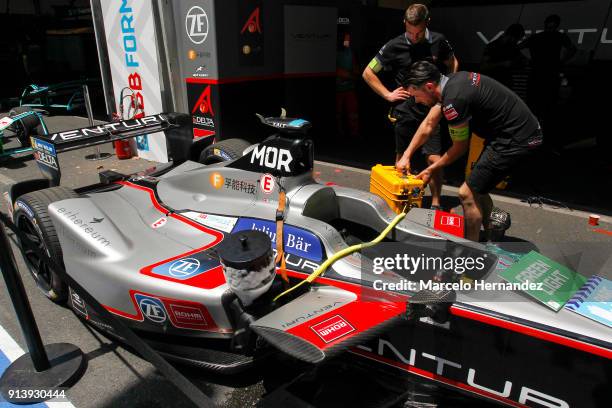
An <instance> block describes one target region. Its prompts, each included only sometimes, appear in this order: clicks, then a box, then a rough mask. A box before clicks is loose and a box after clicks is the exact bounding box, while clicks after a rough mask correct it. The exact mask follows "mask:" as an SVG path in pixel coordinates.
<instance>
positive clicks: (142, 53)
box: [100, 0, 168, 163]
mask: <svg viewBox="0 0 612 408" xmlns="http://www.w3.org/2000/svg"><path fill="white" fill-rule="evenodd" d="M151 1H152V0H122V1H114V0H101V1H100V5H101V8H102V16H103V20H104V30H105V33H106V43H107V47H108V58H109V62H110V70H111V76H112V80H113V93H114V95H115V101H117V106H116V107H115V108H116V109H117V112H119V104H121V103H122V101H121V100H120V98H121V96H120V95H121V90H123V89H124V88H129V89H131V90H132V92H133V94H134V95H135V96H136V98H138V102H139V104H140V105H141V106H142V107H143V108H144V114H145V115H150V114H154V113H159V112H162V111H163V107H162V98H161V89H160V80H159V60H158V55H157V41H156V38H155V26H154V19H153V10H152V3H151ZM128 104H129V100H127V99H126V100H125V101H123V106H124V109H127V107H128ZM136 144H137V147H138V155H139V156H140V157H142V158H144V159H147V160H154V161H157V162H161V163H166V162H168V152H167V149H166V138H165V136H164V134H163V133H155V134H151V135H148V136H141V137H138V138H137V140H136Z"/></svg>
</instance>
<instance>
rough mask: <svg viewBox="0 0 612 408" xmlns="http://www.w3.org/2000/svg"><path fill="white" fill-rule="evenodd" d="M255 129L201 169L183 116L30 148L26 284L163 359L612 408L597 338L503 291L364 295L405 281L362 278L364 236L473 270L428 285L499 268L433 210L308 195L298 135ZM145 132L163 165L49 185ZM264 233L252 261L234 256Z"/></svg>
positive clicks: (607, 348)
mask: <svg viewBox="0 0 612 408" xmlns="http://www.w3.org/2000/svg"><path fill="white" fill-rule="evenodd" d="M261 119H262V121H263V122H264V123H265V124H266V125H268V126H271V127H272V128H274V131H275V132H276V133H275V134H273V135H272V136H270V137H268V138H267V139H265V140H264V141H262V142H261V143H258V144H254V145H251V144H250V143H247V142H245V141H243V140H239V139H229V140H224V141H220V142H218V143H216V144H213V145H211V146H209V147H207V148H206V149H204V151H203V152H202V154H201V155H200V156H199V157H200V160H199V161H192V160H188V157H189V156H188V154H187V152H188V151H189V145H190V143H191V142H192V139H193V135H192V133H191V125H190V118H189V116H188V115H183V114H158V115H151V116H146V117H143V118H139V119H134V120H126V121H121V122H115V123H108V124H104V125H98V126H93V127H88V128H82V129H75V130H70V131H64V132H58V133H54V134H38V135H37V136H35V137H33V139H32V145H33V147H34V149H35V151H36V159H37V161H38V163H39V165H40V167H41V170H42V171H43V173H44V174H45V175H46V177H45V178H43V179H40V180H30V181H28V182H25V183H20V184H16V185H13V186H12V187H11V188H10V190H9V192H8V197H7V198H8V201H9V205H10V208H11V209H12V218H13V221H14V224H15V226H16V228H17V231H19V232H20V234H19V236H20V239H21V248H22V253H23V256H24V259H25V260H26V263H27V264H28V266H29V268H30V270H31V272H32V274H33V276H34V278H35V279H36V281H37V283H38V285H39V287H40V288H41V289H42V290H43V292H44V293H45V294H46V295H47V296H48V297H49V298H50V299H51V300H53V301H55V302H64V301H67V303H68V305H69V306H70V307H71V308H72V309H73V310H74V312H75V313H76V314H77V315H78V316H80V317H82V318H83V319H86V320H87V322H88V323H89V324H91V325H93V326H95V327H97V328H98V329H100V330H102V331H105V332H108V333H109V334H111V335H113V332H114V329H113V326H112V325H111V324H109V323H108V322H107V321H105V320H104V319H103V318H102V317H101V316H100V315H99V314H98V313H96V312H95V310H93V308H92V307H90V306H91V305H89V304H88V303H87V302H86V301H85V300H84V296H83V293H80V290H84V291H86V292H87V293H88V294H89V295H91V296H92V297H93V298H94V299H96V300H97V302H99V304H101V305H102V306H103V307H104V308H105V309H106V310H107V311H109V312H111V313H112V314H113V315H115V316H117V317H118V318H119V319H121V320H122V321H123V322H124V323H125V324H126V325H128V326H129V327H131V328H132V329H134V330H135V332H136V333H138V335H139V336H141V337H142V338H143V339H145V340H146V341H148V342H149V343H150V344H151V345H153V346H154V347H155V348H156V349H157V350H159V351H160V352H161V353H163V354H164V355H166V356H168V357H171V358H173V359H174V360H177V361H180V362H183V363H190V364H194V365H197V366H199V367H202V368H206V369H210V370H217V371H220V372H225V373H236V372H238V371H240V370H243V369H246V368H247V367H250V366H251V365H253V364H254V362H256V361H257V360H258V359H259V358H264V357H263V356H265V355H266V353H267V352H269V351H271V350H280V351H281V352H282V353H285V354H287V355H288V356H290V357H292V358H295V359H298V360H302V361H304V362H307V363H312V364H320V363H324V362H325V361H327V360H329V359H330V358H332V357H334V356H336V355H343V356H342V357H341V358H344V357H347V356H350V358H357V359H358V360H360V361H362V362H363V363H365V364H368V365H371V366H373V367H376V368H378V369H380V370H382V371H386V372H391V373H392V375H393V376H396V377H397V376H400V375H405V376H408V377H415V378H418V379H419V380H422V381H428V382H433V383H436V384H438V385H442V386H444V387H448V388H451V389H455V390H459V391H461V392H464V393H467V394H469V395H472V396H477V397H481V398H485V399H487V400H490V401H493V402H497V403H501V404H505V405H509V406H533V407H570V406H576V407H596V406H599V407H601V406H604V405H605V404H606V402H607V403H609V402H610V383H611V379H612V365H611V364H610V358H611V357H612V332H611V331H610V330H609V329H607V328H605V327H604V326H601V325H600V324H598V323H596V322H594V321H591V320H588V319H585V318H582V317H581V316H579V315H577V314H575V313H572V312H570V311H567V310H565V309H561V310H560V311H559V312H556V313H555V312H553V311H551V310H549V309H547V308H545V307H543V306H541V305H540V304H537V303H535V302H533V301H529V300H528V299H526V298H525V297H524V296H523V295H522V294H520V293H517V292H504V293H503V294H501V295H499V296H497V297H495V298H490V297H486V296H485V295H483V294H482V293H480V292H477V291H472V292H470V291H461V292H454V291H449V290H427V289H425V290H411V289H410V288H406V289H400V290H393V291H391V290H380V287H381V285H383V284H385V285H386V286H385V287H386V288H390V287H396V288H398V287H400V286H399V285H400V283H401V282H402V281H403V280H404V277H403V276H400V275H399V274H398V273H396V272H394V271H392V270H387V269H385V270H384V271H382V272H381V271H376V272H375V271H374V269H373V268H372V265H373V258H372V257H373V256H375V255H376V251H377V249H376V248H377V246H373V247H371V250H372V251H374V252H368V253H367V254H366V253H364V254H359V253H357V252H352V251H349V250H348V249H349V248H351V247H353V246H355V245H357V246H360V247H365V245H363V244H365V243H369V242H370V241H372V240H373V239H375V238H376V237H377V236H378V238H377V239H378V240H382V241H383V243H393V244H394V245H397V246H398V248H399V251H400V252H401V253H405V254H421V253H422V252H423V251H430V252H431V251H432V253H433V254H434V255H437V256H441V257H450V258H458V257H464V258H465V257H480V258H482V259H484V263H483V268H481V270H480V271H479V272H478V273H469V274H468V273H467V272H465V273H460V272H461V271H458V270H439V271H433V272H432V277H433V278H434V280H437V281H441V282H444V281H452V282H458V281H460V280H471V281H482V282H491V283H495V282H500V281H501V278H500V277H499V275H498V274H497V271H498V269H499V267H500V265H499V263H500V257H498V256H497V255H495V254H494V253H492V252H490V251H487V248H486V247H485V246H483V245H481V244H478V243H474V242H470V241H467V240H465V239H463V238H461V237H459V236H456V235H453V234H449V233H447V232H445V230H444V229H443V228H442V227H440V222H439V216H440V213H438V212H436V211H433V210H426V209H420V208H412V209H410V210H409V211H408V212H407V214H402V215H401V216H399V217H400V218H398V215H397V214H395V213H394V212H393V211H392V210H391V209H390V208H389V206H388V205H387V203H386V202H385V201H384V200H383V199H382V198H381V197H379V196H377V195H374V194H372V193H369V192H364V191H359V190H356V189H352V188H346V187H342V186H337V185H323V184H320V183H317V182H316V181H315V180H314V179H313V175H312V169H313V143H312V141H311V140H309V139H308V138H307V137H306V135H305V133H306V130H307V129H308V128H309V127H310V124H309V122H307V121H305V120H301V119H291V118H286V117H284V116H281V117H268V118H261ZM159 131H163V132H165V134H166V137H167V140H168V145H169V146H170V155H171V156H172V158H173V162H172V163H171V164H169V165H163V166H159V167H158V168H157V169H155V170H153V171H150V172H148V173H143V174H137V175H124V174H119V173H116V172H110V171H106V172H103V173H101V174H100V183H99V184H96V185H92V186H88V187H85V188H81V189H79V190H77V191H73V190H70V189H68V188H65V187H61V186H59V179H60V172H59V162H58V160H59V158H58V152H61V151H64V150H69V149H74V148H79V147H83V146H90V145H93V144H97V143H105V142H108V141H112V140H117V139H122V138H127V137H134V136H138V135H143V134H148V133H153V132H159ZM404 215H405V217H404ZM455 217H457V218H458V219H457V222H453V224H455V225H462V222H463V220H462V219H461V218H460V217H459V216H455ZM381 232H382V234H381ZM262 237H263V238H265V239H264V241H263V242H267V244H266V245H267V248H270V250H271V251H270V254H267V255H266V254H265V253H264V255H262V256H263V258H261V259H264V261H265V262H263V263H262V262H261V259H255V258H253V257H251V258H249V253H250V252H249V251H248V250H247V248H248V246H249V245H253V246H254V247H258V248H261V245H260V243H261V242H262V241H261V240H262ZM249 240H250V241H249ZM266 240H267V241H266ZM225 243H227V245H226V246H225V247H224V244H225ZM258 243H259V244H258ZM228 248H230V249H231V248H233V250H228ZM427 248H429V249H427ZM272 249H273V251H272ZM338 254H343V255H345V256H343V257H340V256H337V255H338ZM232 257H235V258H240V259H238V260H237V259H229V258H232ZM272 258H274V259H273V261H272V262H273V263H272V266H271V267H270V266H266V265H269V264H270V261H271V259H272ZM332 260H333V261H334V262H331V261H332ZM230 264H231V265H230ZM262 265H263V266H262ZM274 265H276V267H275V266H274ZM60 267H61V268H64V269H65V273H66V274H67V275H68V276H69V277H70V278H71V279H73V280H74V281H75V282H77V283H78V286H79V287H80V288H81V289H78V288H74V287H71V286H70V285H68V284H67V283H66V282H65V281H64V280H63V279H62V273H59V272H60V271H58V270H56V269H57V268H60ZM417 278H419V279H421V278H423V277H422V276H420V277H417V276H414V277H413V279H417ZM393 285H395V286H393ZM383 286H384V285H383ZM347 358H348V357H347Z"/></svg>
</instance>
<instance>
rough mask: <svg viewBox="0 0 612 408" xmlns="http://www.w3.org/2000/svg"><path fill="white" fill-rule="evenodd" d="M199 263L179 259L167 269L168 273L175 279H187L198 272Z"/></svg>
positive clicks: (191, 259) (194, 260) (189, 259)
mask: <svg viewBox="0 0 612 408" xmlns="http://www.w3.org/2000/svg"><path fill="white" fill-rule="evenodd" d="M199 268H200V261H198V260H197V259H195V258H185V259H179V260H178V261H176V262H174V263H172V265H170V268H169V269H168V273H170V275H171V276H174V277H175V278H183V279H184V278H188V277H190V276H191V275H193V274H194V273H196V272H198V269H199Z"/></svg>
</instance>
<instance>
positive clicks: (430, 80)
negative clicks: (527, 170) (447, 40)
mask: <svg viewBox="0 0 612 408" xmlns="http://www.w3.org/2000/svg"><path fill="white" fill-rule="evenodd" d="M404 84H405V86H406V90H407V91H408V92H409V93H410V95H412V96H414V97H415V99H416V101H417V102H419V103H423V104H425V105H427V106H432V111H433V110H434V109H435V110H439V111H440V112H442V113H443V114H444V117H445V118H446V120H447V122H448V127H449V131H450V135H451V139H452V141H453V144H452V146H451V147H450V149H449V150H448V151H447V152H446V153H444V155H443V156H442V158H441V159H440V160H438V161H437V162H435V163H433V164H432V165H430V166H429V167H428V168H426V169H425V170H423V171H422V172H421V173H420V174H419V175H418V176H417V177H419V178H421V179H423V181H425V182H427V181H428V180H429V179H430V177H431V174H432V172H434V171H436V170H437V169H439V168H442V167H444V166H447V165H448V164H450V163H452V162H453V161H455V160H456V159H458V158H459V157H460V156H462V155H463V154H464V153H465V152H467V151H468V149H469V145H470V142H469V138H470V131H473V132H474V133H476V134H478V135H479V136H481V137H483V138H484V139H485V141H486V142H485V143H486V144H485V148H484V150H483V152H482V154H481V155H480V158H479V159H478V162H477V163H476V165H475V166H474V170H472V173H471V174H470V176H469V178H468V179H467V180H466V181H465V183H463V184H462V185H461V187H460V188H459V199H460V200H461V205H462V206H463V214H464V216H465V236H466V238H467V239H471V240H473V241H478V238H479V234H480V226H481V225H482V224H483V220H485V225H484V228H485V229H487V228H489V225H487V224H488V220H489V215H490V214H491V209H492V208H493V202H492V201H491V197H490V196H489V194H488V193H489V191H491V190H492V189H493V188H494V187H495V185H496V184H497V183H498V182H499V181H501V180H502V179H503V178H504V177H505V176H506V175H507V173H508V172H509V171H510V170H511V169H512V168H513V167H515V166H516V165H517V164H518V163H520V162H521V161H522V160H524V159H525V158H527V157H529V156H530V155H531V154H532V153H533V151H534V150H535V149H536V148H537V147H539V146H540V145H541V144H542V140H543V137H542V131H541V129H540V125H539V123H538V120H537V119H536V117H535V116H534V115H533V113H531V111H530V110H529V108H528V107H527V105H526V104H525V103H524V102H523V100H522V99H521V98H519V96H518V95H516V94H515V93H514V92H512V91H511V90H510V89H508V88H506V87H505V86H504V85H502V84H500V83H499V82H497V81H496V80H494V79H492V78H489V77H487V76H485V75H481V74H479V73H476V72H465V71H461V72H457V73H455V74H450V75H449V76H445V75H441V74H440V71H439V70H438V69H437V68H436V66H435V65H433V64H431V63H428V62H425V61H422V62H416V63H415V64H414V65H413V66H412V67H411V69H410V72H409V74H408V76H407V78H406V81H405V82H404ZM431 133H432V129H431V127H428V126H427V122H423V124H422V125H421V126H420V127H419V129H418V131H417V133H416V134H415V135H414V138H413V139H412V142H411V143H410V146H408V148H407V149H406V151H405V152H404V155H403V156H402V158H401V159H400V160H399V162H398V163H397V168H398V169H400V170H405V169H406V167H407V166H408V165H409V160H410V157H411V155H412V154H413V153H414V151H415V150H416V149H418V147H419V146H421V145H422V144H423V143H425V142H426V141H427V138H428V137H429V135H430V134H431Z"/></svg>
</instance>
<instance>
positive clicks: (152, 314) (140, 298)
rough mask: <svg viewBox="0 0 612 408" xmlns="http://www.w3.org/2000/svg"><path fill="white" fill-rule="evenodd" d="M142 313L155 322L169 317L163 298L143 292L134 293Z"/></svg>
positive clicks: (160, 321) (161, 321)
mask: <svg viewBox="0 0 612 408" xmlns="http://www.w3.org/2000/svg"><path fill="white" fill-rule="evenodd" d="M134 297H135V299H136V303H137V304H138V307H139V308H140V310H141V311H142V314H143V315H144V316H145V317H146V318H147V319H148V320H150V321H152V322H153V323H163V322H165V321H166V319H167V314H166V309H165V308H164V305H163V304H162V302H161V300H159V299H158V298H155V297H151V296H145V295H141V294H136V295H134Z"/></svg>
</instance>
